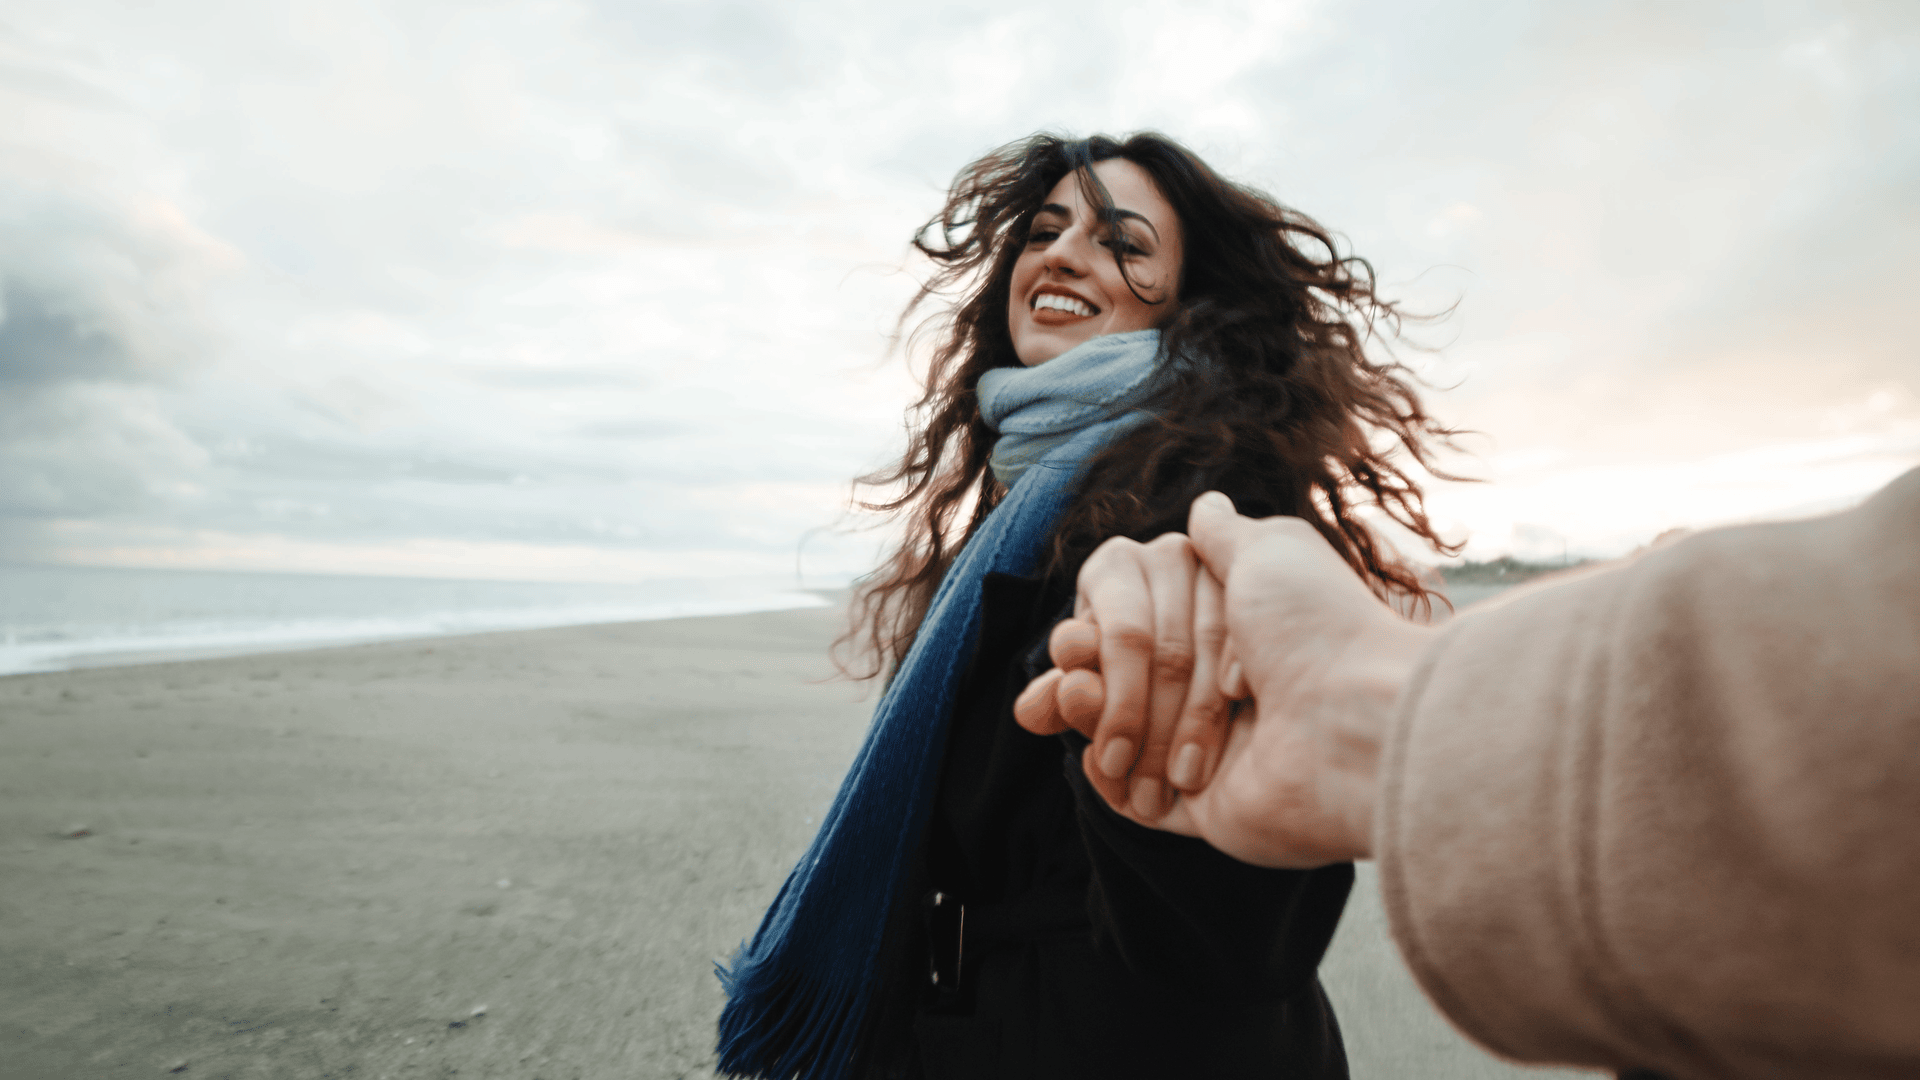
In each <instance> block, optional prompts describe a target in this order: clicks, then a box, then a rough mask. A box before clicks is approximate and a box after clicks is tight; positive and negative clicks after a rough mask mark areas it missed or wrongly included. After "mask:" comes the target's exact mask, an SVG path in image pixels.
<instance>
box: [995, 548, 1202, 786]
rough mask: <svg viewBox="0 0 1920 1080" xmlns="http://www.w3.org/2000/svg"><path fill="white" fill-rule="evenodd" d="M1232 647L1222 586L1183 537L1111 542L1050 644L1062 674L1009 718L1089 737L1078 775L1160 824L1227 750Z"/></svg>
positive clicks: (1039, 683)
mask: <svg viewBox="0 0 1920 1080" xmlns="http://www.w3.org/2000/svg"><path fill="white" fill-rule="evenodd" d="M1225 642H1226V622H1225V619H1224V613H1223V611H1222V596H1221V588H1220V583H1219V582H1218V581H1217V580H1215V579H1214V577H1213V576H1212V575H1211V574H1209V573H1207V571H1206V570H1205V568H1203V567H1202V566H1201V565H1200V561H1199V558H1198V557H1197V556H1196V555H1195V554H1194V551H1193V547H1192V545H1191V544H1189V543H1188V541H1187V538H1186V537H1185V536H1183V535H1181V534H1179V533H1168V534H1166V535H1164V536H1161V537H1159V538H1158V539H1155V540H1153V541H1150V542H1149V543H1146V544H1141V543H1138V542H1136V541H1133V540H1129V539H1127V538H1125V537H1116V538H1114V539H1112V540H1108V541H1107V542H1106V543H1104V544H1102V545H1101V546H1100V547H1099V548H1098V549H1096V550H1095V551H1094V553H1093V554H1092V555H1091V556H1089V557H1088V559H1087V561H1086V564H1085V565H1084V566H1083V567H1082V568H1081V571H1080V578H1079V589H1078V592H1077V594H1076V596H1075V599H1074V617H1073V618H1071V619H1067V620H1065V621H1063V622H1062V623H1061V624H1060V625H1059V626H1057V627H1055V628H1054V632H1053V636H1052V637H1051V638H1050V639H1049V642H1048V651H1049V652H1050V654H1051V655H1052V657H1053V662H1054V664H1055V665H1056V667H1055V668H1054V670H1052V671H1049V672H1047V673H1046V674H1045V675H1042V676H1041V677H1040V678H1039V679H1036V680H1035V681H1034V682H1033V683H1032V684H1030V685H1029V686H1028V687H1027V689H1026V691H1025V692H1023V693H1022V694H1021V695H1020V698H1019V700H1017V701H1016V702H1015V703H1014V716H1015V718H1016V719H1017V720H1018V721H1019V722H1020V723H1021V725H1022V726H1024V727H1026V728H1027V729H1028V730H1030V731H1033V732H1036V733H1038V734H1053V733H1057V732H1060V731H1064V730H1066V729H1067V728H1073V729H1074V730H1076V731H1079V732H1080V733H1081V734H1083V735H1085V736H1087V737H1088V738H1089V739H1092V740H1093V744H1092V745H1091V746H1089V747H1088V748H1087V752H1086V755H1085V757H1084V759H1083V761H1082V767H1083V768H1084V769H1085V770H1086V774H1087V778H1088V779H1089V780H1090V781H1092V783H1093V785H1094V788H1095V789H1096V790H1098V791H1099V792H1100V794H1101V795H1102V796H1103V797H1104V798H1106V800H1107V801H1108V802H1109V803H1110V804H1112V805H1113V806H1115V807H1116V808H1120V809H1123V811H1129V812H1131V814H1133V815H1135V816H1137V817H1139V818H1143V819H1148V820H1157V819H1159V818H1160V817H1161V816H1163V815H1164V814H1165V813H1166V812H1167V810H1168V809H1169V808H1170V807H1171V806H1172V805H1173V799H1174V796H1175V794H1176V792H1178V791H1198V790H1200V789H1201V788H1203V787H1205V786H1206V783H1207V779H1208V777H1209V776H1210V775H1211V773H1212V770H1213V767H1214V764H1215V763H1216V762H1217V761H1218V760H1219V757H1220V751H1221V748H1222V747H1223V745H1224V744H1225V742H1226V731H1227V716H1228V713H1229V711H1230V707H1231V703H1230V702H1229V701H1228V700H1227V698H1226V697H1225V696H1224V695H1223V694H1222V693H1221V691H1220V676H1221V674H1222V671H1221V666H1220V653H1221V649H1222V647H1223V646H1224V644H1225ZM1169 782H1170V783H1171V789H1170V788H1169Z"/></svg>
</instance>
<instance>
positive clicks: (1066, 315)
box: [1031, 308, 1093, 326]
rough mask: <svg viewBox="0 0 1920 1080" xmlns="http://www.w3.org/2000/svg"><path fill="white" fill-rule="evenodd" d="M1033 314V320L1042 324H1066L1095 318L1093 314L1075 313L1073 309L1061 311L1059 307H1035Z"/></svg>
mask: <svg viewBox="0 0 1920 1080" xmlns="http://www.w3.org/2000/svg"><path fill="white" fill-rule="evenodd" d="M1031 314H1032V315H1033V321H1034V322H1037V323H1039V324H1040V325H1041V326H1066V325H1068V324H1070V323H1077V322H1086V321H1087V320H1088V319H1091V318H1093V316H1092V315H1075V314H1074V313H1073V312H1071V311H1061V310H1060V309H1059V308H1034V309H1033V311H1032V313H1031Z"/></svg>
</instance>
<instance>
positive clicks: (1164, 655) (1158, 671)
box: [1152, 642, 1194, 682]
mask: <svg viewBox="0 0 1920 1080" xmlns="http://www.w3.org/2000/svg"><path fill="white" fill-rule="evenodd" d="M1193 665H1194V653H1193V650H1192V649H1190V648H1188V647H1187V646H1185V645H1177V644H1172V643H1166V642H1163V643H1161V645H1160V647H1159V648H1158V649H1155V650H1154V653H1153V669H1152V670H1153V677H1154V679H1155V680H1158V681H1165V682H1187V681H1189V680H1191V679H1192V678H1193Z"/></svg>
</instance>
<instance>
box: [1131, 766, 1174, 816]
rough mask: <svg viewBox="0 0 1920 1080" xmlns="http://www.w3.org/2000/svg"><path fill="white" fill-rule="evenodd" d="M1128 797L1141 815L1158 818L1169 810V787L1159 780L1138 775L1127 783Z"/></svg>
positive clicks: (1135, 811)
mask: <svg viewBox="0 0 1920 1080" xmlns="http://www.w3.org/2000/svg"><path fill="white" fill-rule="evenodd" d="M1127 797H1128V798H1129V799H1130V800H1132V802H1133V812H1134V813H1136V814H1139V815H1140V816H1141V817H1151V818H1157V817H1159V816H1160V815H1162V814H1164V813H1166V812H1167V788H1166V785H1164V784H1162V783H1161V782H1160V781H1158V780H1154V779H1150V778H1148V777H1144V776H1142V777H1136V778H1135V779H1134V781H1133V782H1132V783H1131V784H1128V785H1127Z"/></svg>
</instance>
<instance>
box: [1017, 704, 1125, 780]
mask: <svg viewBox="0 0 1920 1080" xmlns="http://www.w3.org/2000/svg"><path fill="white" fill-rule="evenodd" d="M1002 700H1005V699H1004V698H1003V699H1002ZM1131 768H1133V740H1132V739H1108V740H1107V748H1106V749H1105V750H1102V751H1100V771H1101V772H1103V773H1106V774H1107V775H1108V776H1110V777H1112V778H1113V779H1115V780H1124V779H1125V778H1126V775H1127V770H1128V769H1131Z"/></svg>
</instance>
